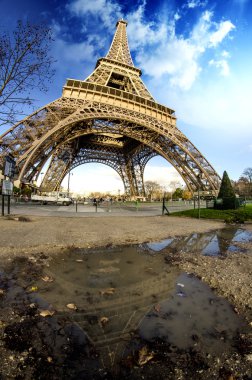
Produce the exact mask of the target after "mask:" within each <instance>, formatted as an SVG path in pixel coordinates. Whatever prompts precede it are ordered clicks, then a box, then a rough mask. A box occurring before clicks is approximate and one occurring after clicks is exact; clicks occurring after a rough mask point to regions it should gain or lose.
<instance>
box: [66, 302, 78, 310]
mask: <svg viewBox="0 0 252 380" xmlns="http://www.w3.org/2000/svg"><path fill="white" fill-rule="evenodd" d="M66 307H67V308H68V309H71V310H77V306H76V305H75V304H74V303H68V304H67V305H66Z"/></svg>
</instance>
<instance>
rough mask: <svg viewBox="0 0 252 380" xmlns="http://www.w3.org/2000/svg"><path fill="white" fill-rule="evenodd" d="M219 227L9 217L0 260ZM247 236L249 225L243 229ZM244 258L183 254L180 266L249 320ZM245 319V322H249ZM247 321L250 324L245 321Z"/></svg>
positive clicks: (175, 221)
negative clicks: (2, 257)
mask: <svg viewBox="0 0 252 380" xmlns="http://www.w3.org/2000/svg"><path fill="white" fill-rule="evenodd" d="M223 227H224V224H223V222H220V221H212V220H211V221H210V220H197V219H188V218H178V217H167V216H163V217H162V216H154V217H137V218H136V217H131V216H129V217H120V216H115V217H113V218H111V217H107V218H106V217H103V218H97V217H95V218H94V217H90V218H64V217H62V218H60V217H34V216H32V217H31V216H16V217H15V216H11V217H2V218H0V230H1V236H0V255H1V256H5V255H8V257H9V256H10V255H12V256H14V255H26V254H30V253H34V252H35V253H36V252H39V251H41V250H43V252H45V253H46V254H47V255H48V254H49V255H50V254H53V252H58V250H59V249H60V248H62V247H71V246H73V247H80V248H89V247H98V246H111V245H122V244H134V243H142V242H151V241H159V240H161V239H165V238H167V237H173V236H181V235H190V234H191V233H202V232H208V231H211V230H216V229H220V228H223ZM243 228H245V229H246V230H248V231H252V224H245V225H244V226H243ZM236 244H237V246H238V248H239V246H240V247H241V250H242V249H243V248H246V249H247V253H246V254H242V253H240V252H239V250H238V252H236V253H232V252H229V253H228V255H227V257H226V259H225V260H220V259H218V258H213V257H208V256H202V255H200V253H199V254H195V253H193V254H191V255H190V254H187V255H183V258H182V257H180V264H179V265H180V266H181V268H182V269H183V270H185V271H187V272H192V273H195V274H196V275H198V276H199V277H201V278H202V279H203V280H204V281H205V282H207V283H208V284H209V285H210V286H211V287H212V288H215V289H216V291H217V292H218V293H219V294H221V295H224V296H225V297H227V298H228V299H229V300H230V301H231V302H232V303H233V304H234V305H235V306H236V307H237V308H238V310H242V311H244V310H245V311H246V315H249V314H250V312H251V309H252V301H251V295H252V281H251V272H252V247H251V243H236ZM250 318H251V316H250ZM251 320H252V318H251Z"/></svg>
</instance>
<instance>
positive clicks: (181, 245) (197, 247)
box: [142, 227, 238, 256]
mask: <svg viewBox="0 0 252 380" xmlns="http://www.w3.org/2000/svg"><path fill="white" fill-rule="evenodd" d="M237 230H238V228H237V227H234V228H232V229H231V228H228V229H221V230H217V231H209V232H207V233H193V234H191V235H189V236H180V237H175V238H170V239H166V240H163V241H161V242H160V243H146V244H143V245H142V247H143V248H145V249H151V250H154V251H161V250H163V249H166V248H167V249H168V250H169V251H170V252H180V253H183V252H184V253H186V252H201V253H202V254H203V255H213V256H215V255H220V254H225V253H226V252H227V251H228V249H229V247H230V246H231V245H232V239H233V238H234V236H235V234H236V233H237Z"/></svg>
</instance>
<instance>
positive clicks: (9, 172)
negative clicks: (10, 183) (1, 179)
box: [4, 156, 16, 178]
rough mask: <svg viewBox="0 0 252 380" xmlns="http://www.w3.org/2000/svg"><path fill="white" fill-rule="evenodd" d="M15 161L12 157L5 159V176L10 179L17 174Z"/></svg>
mask: <svg viewBox="0 0 252 380" xmlns="http://www.w3.org/2000/svg"><path fill="white" fill-rule="evenodd" d="M15 165H16V163H15V160H14V158H12V157H10V156H6V157H5V165H4V175H5V176H6V177H9V178H13V177H14V174H15Z"/></svg>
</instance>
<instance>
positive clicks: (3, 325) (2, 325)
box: [0, 321, 6, 329]
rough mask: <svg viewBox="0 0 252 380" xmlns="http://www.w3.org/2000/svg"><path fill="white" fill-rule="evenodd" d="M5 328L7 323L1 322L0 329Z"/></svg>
mask: <svg viewBox="0 0 252 380" xmlns="http://www.w3.org/2000/svg"><path fill="white" fill-rule="evenodd" d="M5 326H6V323H5V322H3V321H0V329H2V328H3V327H5Z"/></svg>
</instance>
